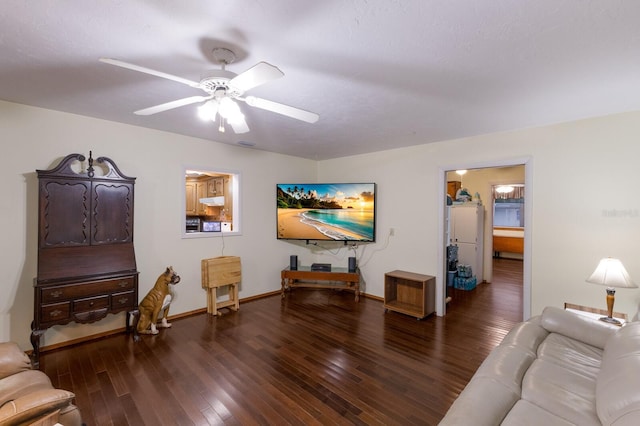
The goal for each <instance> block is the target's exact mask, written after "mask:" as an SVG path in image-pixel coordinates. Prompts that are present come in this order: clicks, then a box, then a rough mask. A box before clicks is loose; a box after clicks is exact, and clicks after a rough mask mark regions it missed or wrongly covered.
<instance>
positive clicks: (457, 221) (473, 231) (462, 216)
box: [452, 207, 478, 243]
mask: <svg viewBox="0 0 640 426" xmlns="http://www.w3.org/2000/svg"><path fill="white" fill-rule="evenodd" d="M452 213H453V223H452V225H453V239H454V241H453V242H454V243H476V242H478V210H477V209H476V208H474V207H455V208H453V209H452Z"/></svg>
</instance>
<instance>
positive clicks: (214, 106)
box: [198, 100, 218, 121]
mask: <svg viewBox="0 0 640 426" xmlns="http://www.w3.org/2000/svg"><path fill="white" fill-rule="evenodd" d="M217 113H218V103H217V102H216V101H213V100H211V101H207V102H205V103H204V104H202V105H200V106H199V107H198V117H200V118H201V119H202V120H205V121H208V120H211V121H215V120H216V114H217Z"/></svg>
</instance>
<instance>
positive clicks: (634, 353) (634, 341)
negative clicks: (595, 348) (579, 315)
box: [596, 322, 640, 426]
mask: <svg viewBox="0 0 640 426" xmlns="http://www.w3.org/2000/svg"><path fill="white" fill-rule="evenodd" d="M639 376H640V322H632V323H630V324H627V325H625V326H624V327H622V329H621V330H620V331H619V332H617V333H616V335H615V336H613V337H612V338H611V339H609V341H608V342H607V344H606V346H605V347H604V353H603V354H602V363H601V367H600V371H599V372H598V378H597V379H596V410H597V413H598V417H599V418H600V421H601V422H602V424H605V425H616V426H618V425H620V426H623V425H624V426H627V425H629V426H631V425H634V426H635V425H638V424H640V393H639V392H638V377H639Z"/></svg>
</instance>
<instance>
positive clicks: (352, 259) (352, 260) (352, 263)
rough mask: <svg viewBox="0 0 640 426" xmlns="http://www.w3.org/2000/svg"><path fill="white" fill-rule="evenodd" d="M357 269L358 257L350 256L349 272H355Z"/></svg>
mask: <svg viewBox="0 0 640 426" xmlns="http://www.w3.org/2000/svg"><path fill="white" fill-rule="evenodd" d="M355 271H356V258H355V257H350V258H349V272H355Z"/></svg>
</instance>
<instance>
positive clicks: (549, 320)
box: [542, 306, 620, 349]
mask: <svg viewBox="0 0 640 426" xmlns="http://www.w3.org/2000/svg"><path fill="white" fill-rule="evenodd" d="M542 327H544V328H545V329H546V330H547V331H549V332H551V333H558V334H562V335H563V336H567V337H570V338H572V339H574V340H577V341H579V342H584V343H586V344H588V345H591V346H595V347H596V348H600V349H604V345H605V344H606V342H607V340H608V339H609V337H611V336H612V335H614V334H615V333H616V332H617V331H618V330H619V329H620V327H617V326H615V325H610V324H607V323H605V322H602V321H594V320H593V319H591V318H587V317H585V316H582V315H578V314H576V313H573V312H570V311H566V310H564V309H561V308H557V307H555V306H547V307H546V308H544V311H543V312H542Z"/></svg>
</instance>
